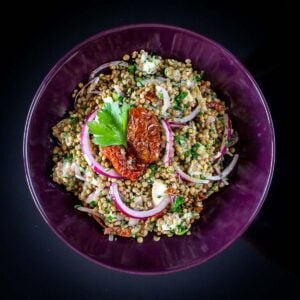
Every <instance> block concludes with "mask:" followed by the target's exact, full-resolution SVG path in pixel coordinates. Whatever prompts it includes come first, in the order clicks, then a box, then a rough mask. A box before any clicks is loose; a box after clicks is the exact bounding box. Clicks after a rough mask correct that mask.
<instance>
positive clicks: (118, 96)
mask: <svg viewBox="0 0 300 300" xmlns="http://www.w3.org/2000/svg"><path fill="white" fill-rule="evenodd" d="M112 98H113V100H114V101H122V100H123V98H124V97H122V96H121V95H119V94H118V93H116V92H112Z"/></svg>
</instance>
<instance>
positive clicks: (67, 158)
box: [64, 153, 73, 162]
mask: <svg viewBox="0 0 300 300" xmlns="http://www.w3.org/2000/svg"><path fill="white" fill-rule="evenodd" d="M72 160H73V154H72V153H67V154H66V155H65V156H64V162H67V161H72Z"/></svg>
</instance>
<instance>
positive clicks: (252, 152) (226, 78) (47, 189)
mask: <svg viewBox="0 0 300 300" xmlns="http://www.w3.org/2000/svg"><path fill="white" fill-rule="evenodd" d="M137 49H145V50H148V51H153V52H155V53H158V54H159V55H161V56H162V57H173V58H176V59H179V60H184V59H186V58H190V59H192V62H193V65H194V67H195V68H197V69H200V70H204V71H205V74H206V78H208V79H209V80H211V82H212V85H213V88H215V89H216V90H217V91H218V92H219V93H220V94H221V95H222V96H223V97H224V98H225V99H227V101H228V104H229V105H230V113H231V116H232V120H233V123H234V127H235V128H236V129H237V130H238V132H239V136H240V142H239V147H238V151H239V153H240V159H239V164H238V168H237V171H236V173H235V174H234V175H233V177H232V179H231V184H230V186H229V187H227V188H225V189H223V191H222V192H220V193H217V194H216V195H213V196H212V197H210V198H209V199H208V200H207V201H206V205H205V210H204V212H203V216H202V218H201V220H200V221H199V222H197V223H194V225H193V226H192V234H191V235H190V236H183V237H173V238H162V239H161V240H160V242H154V241H153V240H152V238H151V237H148V238H146V239H145V240H144V243H142V244H138V243H136V241H135V240H133V239H124V238H118V240H117V241H116V242H109V241H108V238H107V236H104V235H103V234H102V233H101V229H100V228H99V225H98V224H97V223H96V222H95V221H94V220H93V219H92V218H89V217H87V216H86V215H85V214H82V213H80V212H77V211H75V209H74V197H73V196H72V195H71V194H70V193H67V192H65V191H64V190H63V189H62V188H60V187H58V186H57V185H55V184H54V183H53V182H52V181H51V179H50V171H51V158H50V153H51V149H52V147H53V143H52V140H51V135H50V133H51V127H52V126H53V125H54V124H55V123H57V122H58V121H59V120H60V119H61V118H63V117H64V115H65V114H66V112H67V111H68V110H69V109H71V108H72V101H71V98H70V95H71V92H72V90H73V89H74V87H75V86H76V84H77V83H78V82H79V81H83V80H87V79H88V75H89V73H90V72H91V71H92V70H93V69H94V68H95V67H97V66H99V65H101V64H102V63H105V62H108V61H112V60H118V59H120V58H121V57H122V56H123V54H124V53H130V52H132V51H133V50H137ZM274 145H275V137H274V128H273V124H272V119H271V115H270V112H269V109H268V106H267V104H266V101H265V99H264V97H263V95H262V93H261V91H260V89H259V87H258V85H257V84H256V82H255V81H254V79H253V78H252V76H251V75H250V74H249V73H248V71H247V70H246V69H245V68H244V67H243V66H242V64H241V63H240V62H239V61H238V60H237V59H236V58H235V57H234V56H233V55H232V54H231V53H229V52H228V51H227V50H226V49H224V48H223V47H222V46H220V45H218V44H217V43H215V42H213V41H211V40H209V39H207V38H205V37H203V36H201V35H199V34H197V33H194V32H191V31H189V30H186V29H182V28H177V27H173V26H166V25H158V24H140V25H132V26H125V27H120V28H116V29H112V30H107V31H104V32H101V33H99V34H96V35H95V36H93V37H91V38H89V39H88V40H86V41H84V42H83V43H81V44H80V45H78V46H76V47H75V48H74V49H72V50H71V51H70V52H69V53H67V54H66V55H65V56H64V57H63V58H62V59H61V60H60V61H59V62H58V63H57V64H56V65H55V66H54V67H53V68H52V70H51V71H50V72H49V74H48V75H47V76H46V78H45V79H44V80H43V82H42V83H41V85H40V87H39V89H38V91H37V93H36V95H35V97H34V99H33V102H32V105H31V107H30V110H29V113H28V117H27V121H26V126H25V132H24V144H23V147H24V163H25V172H26V177H27V182H28V185H29V189H30V192H31V194H32V197H33V199H34V202H35V204H36V206H37V208H38V210H39V211H40V213H41V215H42V216H43V218H44V219H45V221H46V222H47V223H48V225H49V226H50V227H51V228H52V230H53V231H54V232H55V233H56V234H57V235H58V236H59V237H60V238H61V239H62V240H63V241H64V242H65V243H66V244H67V245H69V246H70V247H71V248H72V249H74V250H75V251H77V252H78V253H80V254H81V255H83V256H84V257H86V258H88V259H90V260H92V261H93V262H95V263H97V264H100V265H102V266H105V267H108V268H111V269H114V270H118V271H124V272H129V273H139V274H162V273H170V272H175V271H179V270H183V269H186V268H189V267H192V266H196V265H199V264H201V263H203V262H205V261H207V260H208V259H210V258H212V257H213V256H215V255H217V254H218V253H220V252H222V251H223V250H224V249H225V248H227V247H228V246H229V245H230V244H231V243H233V242H234V241H235V240H236V239H237V238H238V237H240V236H241V234H242V233H243V232H244V231H245V230H246V229H247V227H248V226H249V225H250V223H251V222H252V221H253V219H254V217H255V215H256V214H257V213H258V211H259V210H260V208H261V206H262V204H263V202H264V199H265V197H266V194H267V191H268V189H269V186H270V182H271V178H272V174H273V169H274V160H275V148H274Z"/></svg>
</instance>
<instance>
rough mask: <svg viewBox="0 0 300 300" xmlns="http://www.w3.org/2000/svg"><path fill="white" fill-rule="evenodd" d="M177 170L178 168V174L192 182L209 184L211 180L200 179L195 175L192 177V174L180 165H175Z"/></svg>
mask: <svg viewBox="0 0 300 300" xmlns="http://www.w3.org/2000/svg"><path fill="white" fill-rule="evenodd" d="M175 170H176V172H177V174H178V175H179V176H180V177H181V178H182V179H184V180H186V181H190V182H194V183H203V184H207V183H208V182H209V181H208V180H206V179H198V178H195V177H191V176H190V175H188V174H186V173H184V172H183V171H182V170H181V168H180V167H179V166H175Z"/></svg>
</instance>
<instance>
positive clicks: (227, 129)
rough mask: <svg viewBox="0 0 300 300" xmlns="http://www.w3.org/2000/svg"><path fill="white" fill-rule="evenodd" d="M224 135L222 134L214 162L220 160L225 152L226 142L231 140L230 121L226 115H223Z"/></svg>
mask: <svg viewBox="0 0 300 300" xmlns="http://www.w3.org/2000/svg"><path fill="white" fill-rule="evenodd" d="M224 127H225V128H224V133H223V139H222V143H221V148H220V151H219V152H218V153H217V154H216V155H215V156H214V159H215V160H218V159H220V158H221V157H223V156H224V155H225V154H226V152H227V142H228V140H229V139H230V138H231V134H232V127H231V121H230V119H229V117H228V114H226V113H225V114H224Z"/></svg>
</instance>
